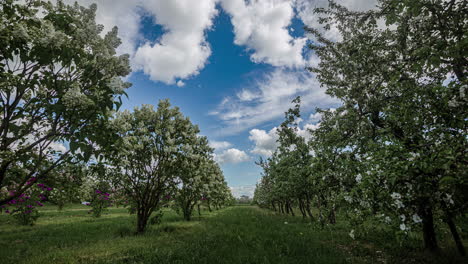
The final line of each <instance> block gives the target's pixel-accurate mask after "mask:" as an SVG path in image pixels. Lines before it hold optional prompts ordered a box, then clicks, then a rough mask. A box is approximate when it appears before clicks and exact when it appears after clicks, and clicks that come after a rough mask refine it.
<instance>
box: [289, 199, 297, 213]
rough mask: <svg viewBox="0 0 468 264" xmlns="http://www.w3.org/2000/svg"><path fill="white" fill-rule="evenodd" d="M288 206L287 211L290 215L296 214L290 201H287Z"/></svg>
mask: <svg viewBox="0 0 468 264" xmlns="http://www.w3.org/2000/svg"><path fill="white" fill-rule="evenodd" d="M288 206H289V212H290V213H291V215H292V216H296V215H295V214H294V211H293V207H292V205H291V203H290V202H288Z"/></svg>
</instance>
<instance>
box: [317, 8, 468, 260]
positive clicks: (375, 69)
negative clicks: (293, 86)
mask: <svg viewBox="0 0 468 264" xmlns="http://www.w3.org/2000/svg"><path fill="white" fill-rule="evenodd" d="M317 12H318V14H319V15H321V16H322V19H321V22H322V23H323V24H324V26H325V28H330V27H331V26H335V27H336V28H337V29H338V30H339V32H340V33H341V36H342V39H341V40H340V41H337V42H332V41H330V40H327V39H325V38H324V37H323V35H321V34H320V33H319V31H318V30H317V29H309V31H310V32H311V33H312V34H314V35H315V37H316V42H315V43H314V44H313V45H311V47H312V49H313V50H314V51H315V52H316V54H317V55H318V57H319V58H320V60H321V61H320V63H319V65H318V67H316V68H313V69H311V70H312V71H313V72H314V73H316V75H317V78H318V79H319V81H320V82H321V83H322V85H323V86H325V87H326V88H327V93H328V94H330V95H331V96H334V97H337V98H339V99H340V100H341V101H342V104H343V106H342V107H340V108H339V109H338V110H337V111H336V112H335V113H334V115H335V117H334V118H328V120H329V121H331V122H332V123H330V127H333V128H334V131H335V133H339V134H341V138H342V139H345V141H341V142H340V143H339V144H340V147H341V150H342V152H343V153H344V152H347V153H351V155H350V156H349V157H350V158H352V159H349V160H350V162H349V163H348V166H346V168H347V170H346V171H347V176H346V175H342V176H343V179H345V178H348V179H356V184H354V186H353V187H352V190H351V191H350V194H352V195H353V196H354V197H351V198H354V199H353V200H354V201H355V203H354V205H356V206H357V207H356V208H355V209H357V208H359V209H361V212H368V213H370V214H372V215H381V214H384V215H385V216H386V217H384V218H385V219H390V220H392V223H394V226H395V228H398V229H399V230H400V231H403V232H407V231H408V230H409V228H411V227H414V228H418V227H420V228H421V229H422V232H423V234H424V236H423V237H424V244H425V247H426V248H427V249H429V250H431V251H436V250H437V249H438V244H437V238H436V232H435V228H434V225H435V224H434V222H435V220H436V219H439V218H440V219H443V220H445V221H446V222H447V224H448V225H449V226H450V229H451V231H452V234H453V237H454V239H455V242H456V244H457V246H458V248H459V250H460V252H461V253H462V254H464V248H463V245H462V243H461V240H460V238H459V235H458V233H457V229H456V227H455V226H454V221H453V219H454V217H455V216H456V215H457V214H459V213H462V212H466V209H467V206H466V199H467V193H468V184H467V183H468V181H466V171H467V169H468V168H467V163H466V160H467V158H468V157H467V151H466V150H467V146H468V144H467V138H466V134H467V119H466V116H467V111H466V109H468V107H467V103H468V100H467V97H466V95H465V90H466V87H467V80H466V72H467V65H468V61H467V59H466V58H467V56H466V55H467V53H466V52H467V50H468V42H467V41H466V39H467V38H466V37H467V34H468V33H467V32H468V24H467V23H466V21H468V9H467V2H466V1H458V0H451V1H429V0H415V1H399V0H381V1H379V8H378V9H377V10H373V11H368V12H352V11H349V10H347V9H346V8H344V7H342V6H340V5H337V4H336V3H334V2H333V1H330V8H329V9H318V10H317ZM380 22H384V24H382V23H380ZM351 124H352V125H351ZM329 142H331V141H329ZM353 161H358V162H353ZM356 164H357V165H356ZM348 182H349V180H348ZM387 217H388V218H387Z"/></svg>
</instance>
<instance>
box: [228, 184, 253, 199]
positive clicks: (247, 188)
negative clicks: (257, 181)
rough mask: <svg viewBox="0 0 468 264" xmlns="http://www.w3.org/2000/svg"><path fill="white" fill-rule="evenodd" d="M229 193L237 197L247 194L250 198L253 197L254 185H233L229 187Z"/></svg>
mask: <svg viewBox="0 0 468 264" xmlns="http://www.w3.org/2000/svg"><path fill="white" fill-rule="evenodd" d="M230 188H231V193H232V195H234V197H236V198H239V197H241V196H242V195H247V196H249V197H250V198H253V195H254V191H255V185H242V186H234V187H230Z"/></svg>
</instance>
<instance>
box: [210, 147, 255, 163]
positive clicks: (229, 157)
mask: <svg viewBox="0 0 468 264" xmlns="http://www.w3.org/2000/svg"><path fill="white" fill-rule="evenodd" d="M214 159H215V161H217V162H218V163H219V164H226V163H233V164H236V163H241V162H245V161H249V160H250V158H249V155H247V153H245V151H243V150H238V149H236V148H230V149H227V150H225V151H223V152H221V153H220V154H215V156H214Z"/></svg>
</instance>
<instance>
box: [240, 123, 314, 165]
mask: <svg viewBox="0 0 468 264" xmlns="http://www.w3.org/2000/svg"><path fill="white" fill-rule="evenodd" d="M319 126H320V123H318V124H304V126H303V127H302V128H300V127H299V128H298V130H297V132H296V134H297V135H298V136H301V137H303V138H305V140H306V141H309V140H310V139H311V138H312V135H311V133H310V131H313V130H316V129H317V128H318V127H319ZM277 132H278V128H277V127H274V128H272V129H271V130H270V131H268V132H267V131H265V130H261V129H252V130H250V132H249V133H250V136H249V139H250V140H251V141H253V143H254V144H255V145H254V148H253V150H252V151H250V152H251V153H254V154H258V155H262V156H265V157H270V156H271V155H273V153H274V152H275V150H276V148H277V147H278V146H279V143H278V142H277V140H278V138H279V136H278V134H277Z"/></svg>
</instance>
